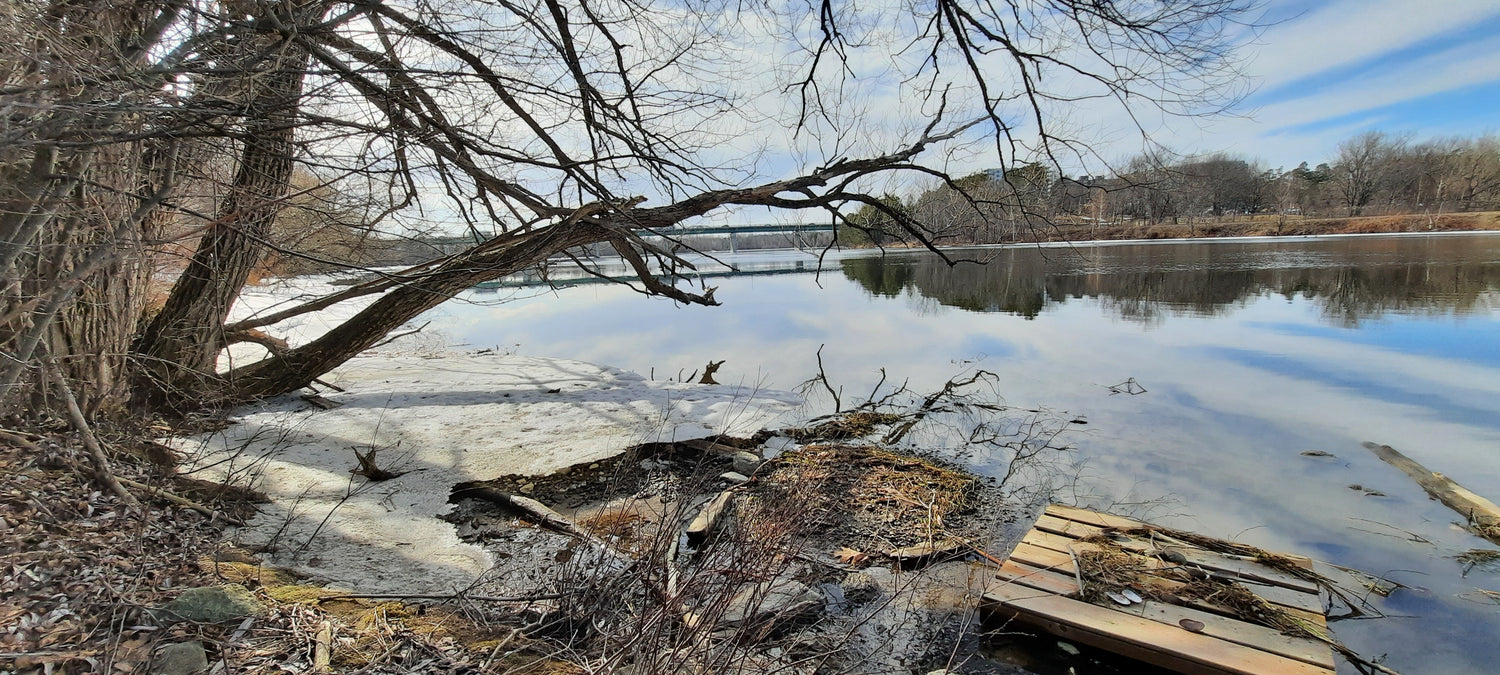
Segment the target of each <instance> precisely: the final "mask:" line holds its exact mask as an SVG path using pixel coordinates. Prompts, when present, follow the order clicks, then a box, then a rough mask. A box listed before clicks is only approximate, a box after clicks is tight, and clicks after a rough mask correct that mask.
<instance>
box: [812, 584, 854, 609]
mask: <svg viewBox="0 0 1500 675" xmlns="http://www.w3.org/2000/svg"><path fill="white" fill-rule="evenodd" d="M817 591H818V593H820V594H822V595H823V604H824V605H825V606H827V607H828V608H829V609H831V610H833V611H835V612H842V611H844V609H846V608H847V607H848V606H849V604H850V603H849V599H848V598H846V597H844V587H843V586H840V585H838V584H830V583H821V584H818V587H817Z"/></svg>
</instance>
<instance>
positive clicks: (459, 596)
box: [318, 593, 563, 602]
mask: <svg viewBox="0 0 1500 675" xmlns="http://www.w3.org/2000/svg"><path fill="white" fill-rule="evenodd" d="M561 597H563V595H562V594H561V593H549V594H547V595H523V596H518V597H514V598H502V597H497V596H493V595H468V594H466V593H449V594H446V595H442V594H421V593H415V594H414V593H340V594H338V595H320V596H318V599H319V600H473V601H475V602H536V601H538V600H556V599H558V598H561Z"/></svg>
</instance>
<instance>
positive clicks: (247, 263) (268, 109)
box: [135, 45, 307, 396]
mask: <svg viewBox="0 0 1500 675" xmlns="http://www.w3.org/2000/svg"><path fill="white" fill-rule="evenodd" d="M283 49H284V50H285V52H284V53H283V54H282V56H281V57H280V58H279V59H277V60H276V61H275V62H273V65H272V66H271V69H270V72H267V73H264V74H263V75H262V77H263V78H264V82H263V84H262V86H261V87H260V88H259V89H258V91H257V92H256V93H255V94H254V96H255V97H256V99H255V100H256V106H255V107H256V108H259V109H260V112H258V113H252V114H253V117H252V118H251V119H252V121H251V123H250V124H248V125H246V127H245V141H244V148H243V150H242V151H241V155H240V163H239V167H238V169H237V170H236V173H235V177H234V183H233V185H232V187H231V189H230V192H229V195H228V196H227V197H226V198H225V199H224V201H223V203H222V204H221V205H220V207H219V209H218V218H217V219H216V220H215V221H214V222H213V223H212V224H211V225H210V226H209V227H208V229H207V231H206V232H204V234H203V237H202V239H200V240H199V242H198V248H197V250H196V252H195V253H194V254H193V257H192V259H191V260H190V261H189V262H188V265H187V268H186V269H184V270H183V271H182V274H181V276H179V277H178V278H177V281H176V283H174V284H173V286H172V291H171V294H170V295H169V296H168V297H167V301H166V303H165V304H164V305H163V306H162V309H161V312H159V313H158V314H157V315H156V316H155V317H154V318H153V319H152V321H151V323H150V324H149V325H148V326H147V327H146V330H145V331H143V333H142V334H141V337H140V339H139V340H138V341H137V344H136V347H135V352H136V355H137V357H138V359H139V360H140V362H141V366H142V371H143V374H144V375H146V376H147V381H146V382H144V383H143V384H144V385H145V386H146V388H147V393H148V395H151V396H162V395H172V394H176V393H187V394H188V395H192V392H198V391H202V390H203V389H204V385H205V384H206V383H207V382H208V381H210V380H212V379H213V378H214V375H215V372H216V370H217V359H218V354H219V352H220V350H222V349H223V348H224V346H225V339H224V322H225V320H226V319H227V318H228V316H229V309H230V307H231V306H232V305H233V303H234V300H235V298H236V297H238V296H239V293H240V290H241V289H242V288H243V287H244V285H245V283H246V282H247V281H248V280H249V278H250V273H251V271H252V270H253V269H254V268H255V266H256V264H257V263H259V262H260V259H261V256H262V255H263V252H264V249H265V247H264V246H263V245H262V243H261V242H262V241H265V240H267V239H268V238H269V237H270V236H271V226H272V224H273V223H274V222H275V219H276V215H277V213H278V212H279V211H280V210H281V206H282V205H281V200H282V199H283V198H284V197H285V196H286V193H287V189H288V185H289V184H290V181H291V176H292V163H293V153H294V152H295V150H296V148H295V146H294V144H293V140H294V139H293V136H294V132H295V129H296V117H297V110H298V100H299V98H300V97H301V93H302V82H303V79H304V77H303V76H304V72H305V70H306V62H307V55H306V53H305V52H303V51H301V50H298V49H296V48H294V47H292V46H290V45H284V46H283Z"/></svg>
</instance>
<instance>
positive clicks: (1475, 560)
mask: <svg viewBox="0 0 1500 675" xmlns="http://www.w3.org/2000/svg"><path fill="white" fill-rule="evenodd" d="M1496 534H1497V535H1500V528H1497V532H1496ZM1453 559H1454V560H1457V561H1458V563H1459V564H1460V565H1463V566H1464V574H1468V573H1469V572H1470V571H1472V570H1473V569H1474V568H1475V567H1478V568H1480V569H1482V570H1490V569H1500V551H1494V550H1490V549H1485V548H1474V549H1469V550H1467V551H1464V552H1463V553H1460V554H1458V555H1456V556H1453Z"/></svg>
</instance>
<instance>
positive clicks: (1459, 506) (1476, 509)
mask: <svg viewBox="0 0 1500 675" xmlns="http://www.w3.org/2000/svg"><path fill="white" fill-rule="evenodd" d="M1364 446H1365V447H1366V448H1369V450H1370V452H1373V453H1375V456H1376V457H1379V458H1380V459H1381V460H1382V461H1384V462H1385V463H1386V464H1389V465H1391V466H1394V467H1396V468H1398V469H1400V470H1401V471H1402V473H1405V474H1406V475H1408V476H1410V477H1411V479H1412V480H1414V481H1416V482H1417V485H1419V486H1421V487H1422V489H1423V490H1426V491H1427V494H1429V495H1432V497H1433V498H1434V499H1436V500H1438V501H1440V502H1442V503H1443V504H1445V505H1447V506H1448V508H1450V509H1453V510H1454V511H1457V512H1458V513H1459V514H1461V515H1462V516H1463V517H1464V518H1465V519H1466V520H1467V521H1468V522H1467V523H1466V525H1467V527H1468V528H1469V530H1470V531H1472V532H1474V533H1475V534H1478V535H1479V536H1481V537H1484V538H1486V539H1489V540H1490V541H1493V542H1495V543H1497V544H1500V506H1496V505H1495V503H1494V502H1492V501H1490V500H1488V499H1485V498H1484V497H1481V496H1479V495H1477V494H1474V493H1473V492H1470V491H1469V490H1468V489H1467V488H1465V487H1464V486H1462V485H1459V484H1458V483H1455V482H1453V479H1451V478H1448V477H1447V476H1444V475H1443V474H1440V473H1436V472H1434V471H1431V470H1429V469H1428V468H1427V467H1425V466H1422V465H1421V464H1418V463H1417V462H1415V461H1413V460H1412V459H1411V458H1409V457H1407V456H1406V455H1403V454H1401V453H1400V452H1399V451H1397V450H1396V449H1395V448H1392V447H1391V446H1389V445H1378V444H1376V443H1369V442H1366V443H1365V444H1364Z"/></svg>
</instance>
